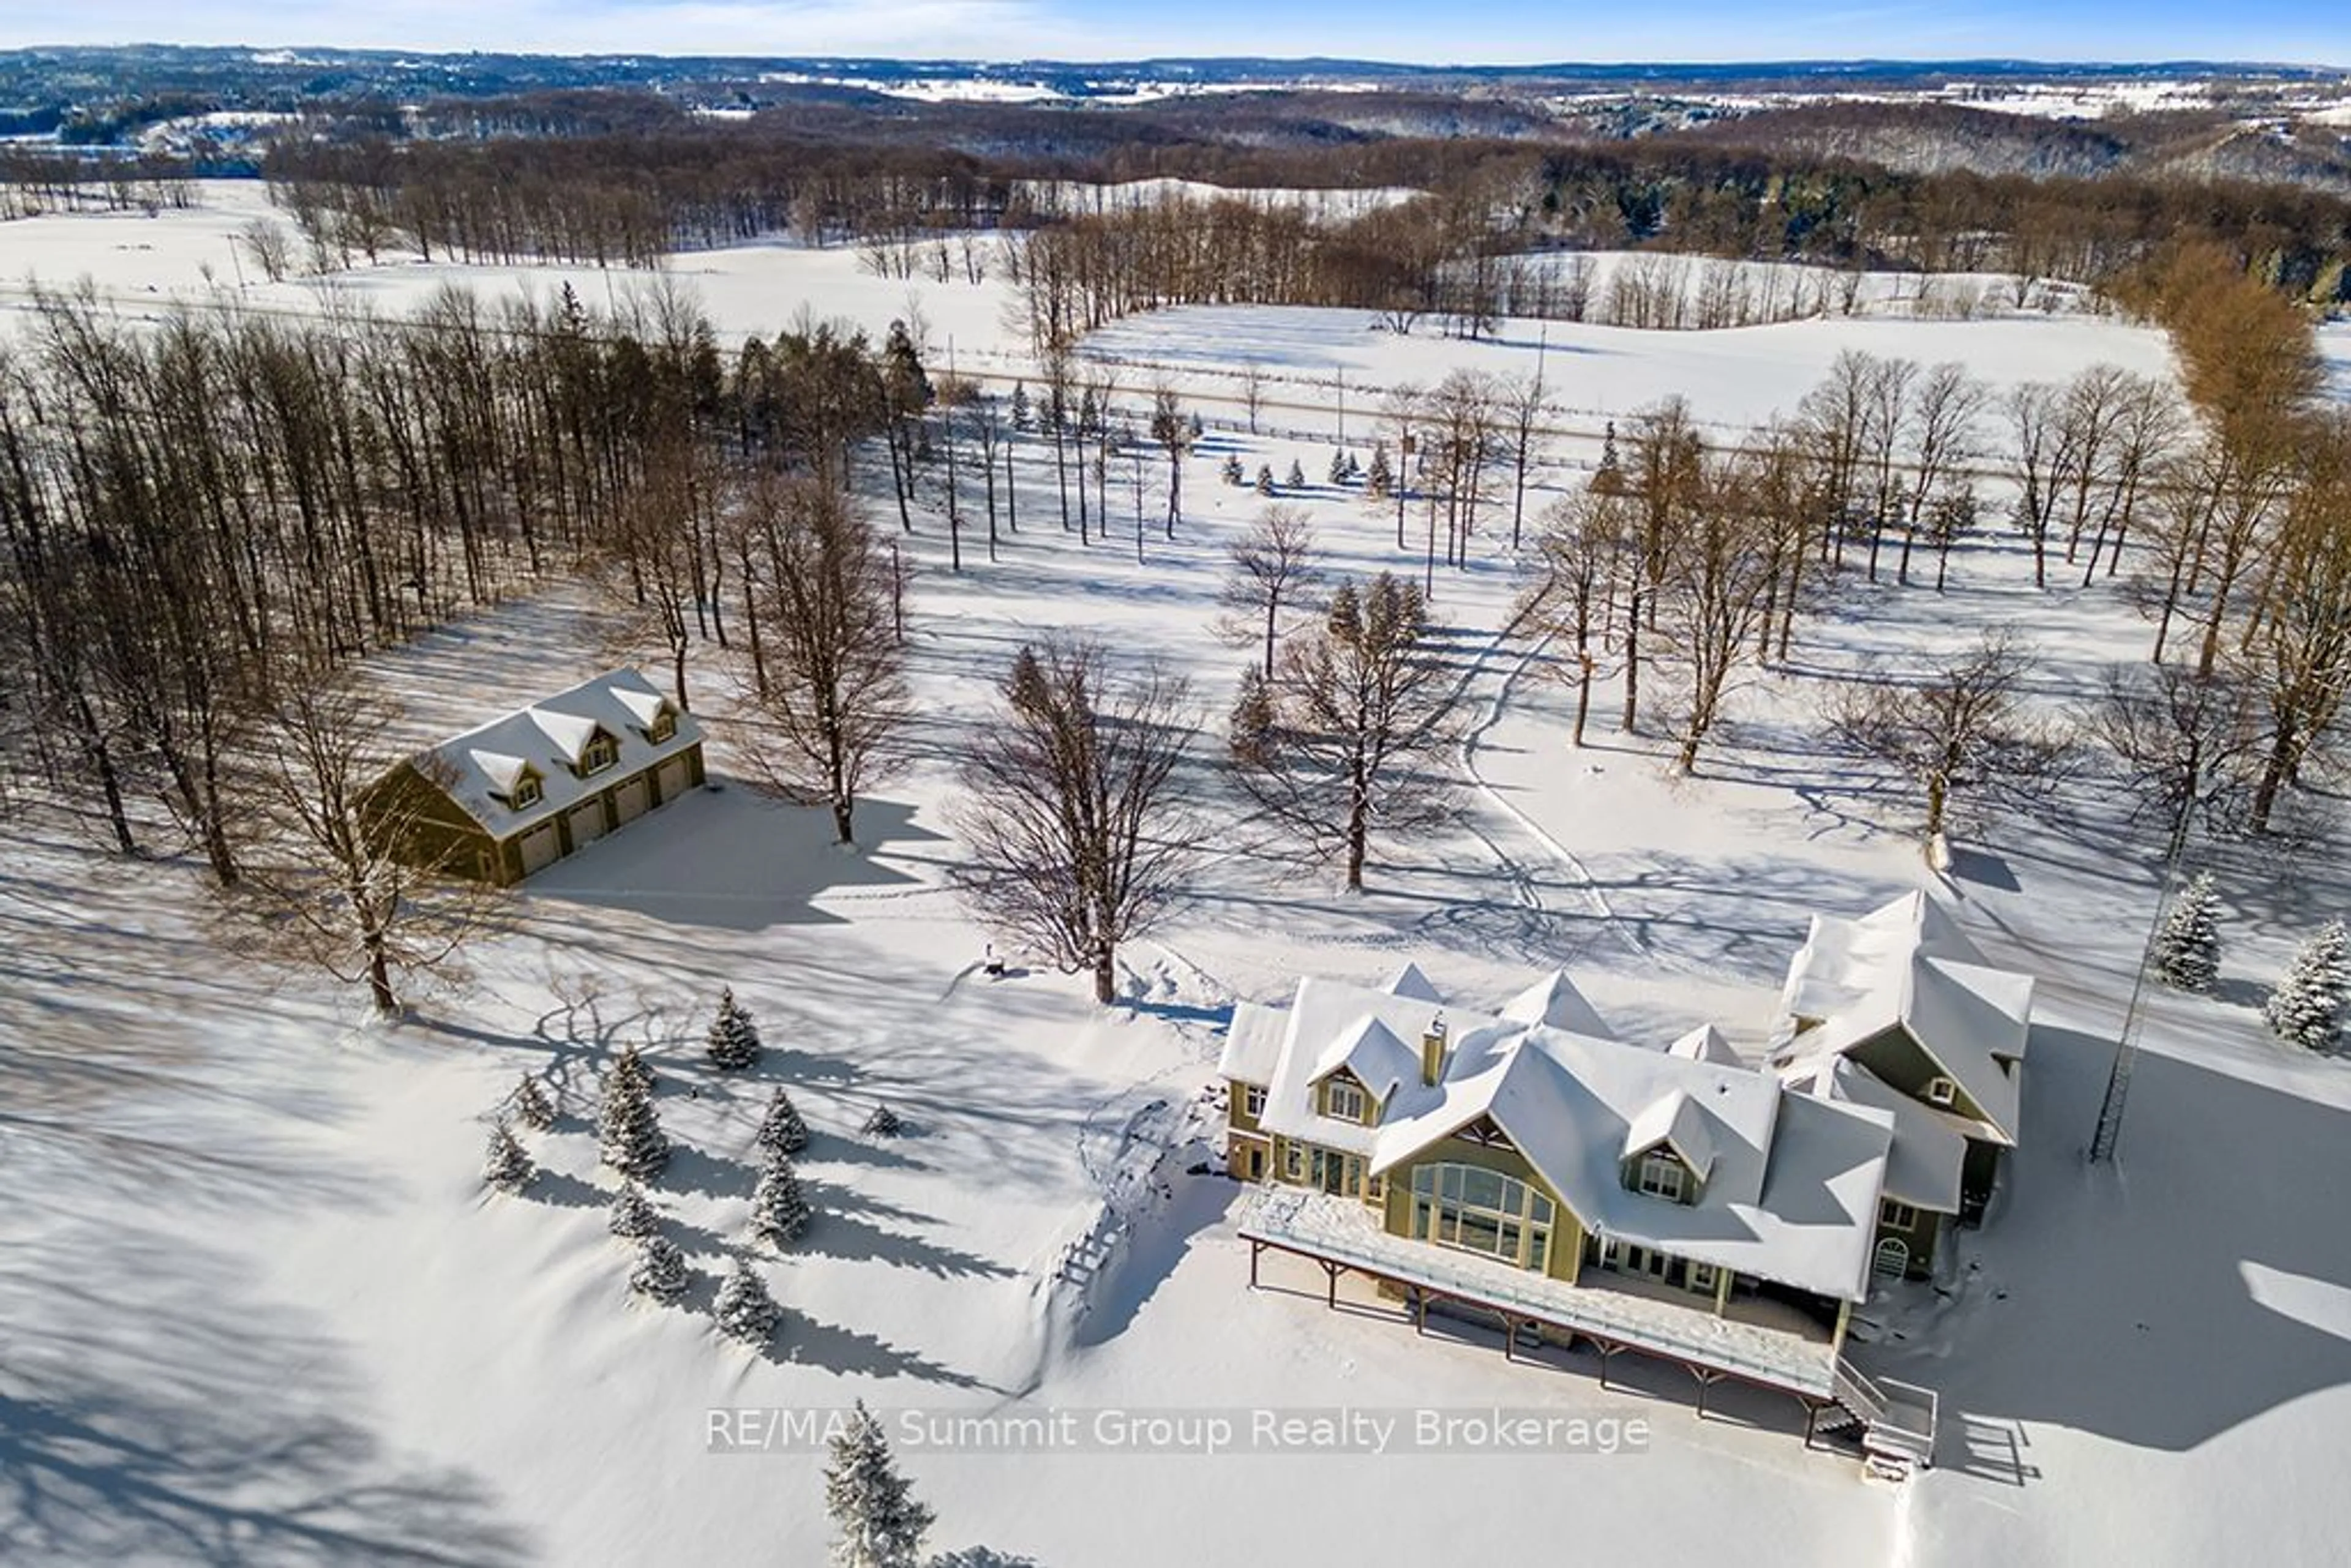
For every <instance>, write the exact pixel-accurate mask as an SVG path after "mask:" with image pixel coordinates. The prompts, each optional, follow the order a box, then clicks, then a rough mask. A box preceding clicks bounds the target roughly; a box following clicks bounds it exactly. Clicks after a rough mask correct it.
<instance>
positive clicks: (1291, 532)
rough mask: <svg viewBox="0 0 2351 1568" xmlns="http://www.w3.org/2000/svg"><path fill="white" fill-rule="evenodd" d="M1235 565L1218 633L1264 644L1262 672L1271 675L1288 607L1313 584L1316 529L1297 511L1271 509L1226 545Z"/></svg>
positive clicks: (1223, 595) (1230, 640) (1237, 641)
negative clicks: (1282, 617) (1275, 651)
mask: <svg viewBox="0 0 2351 1568" xmlns="http://www.w3.org/2000/svg"><path fill="white" fill-rule="evenodd" d="M1225 553H1226V555H1227V557H1228V559H1230V561H1231V563H1232V568H1231V570H1230V571H1228V573H1227V574H1226V577H1225V583H1224V589H1223V591H1222V593H1221V594H1220V595H1219V602H1220V603H1222V604H1223V606H1224V607H1225V611H1226V613H1225V615H1224V617H1223V619H1222V620H1221V621H1220V622H1218V626H1217V632H1218V634H1219V635H1220V636H1222V637H1223V638H1224V640H1225V641H1226V642H1228V643H1232V644H1234V645H1236V646H1241V645H1246V644H1248V643H1256V642H1259V641H1260V640H1261V641H1262V643H1263V645H1264V650H1265V652H1264V663H1263V666H1262V673H1263V674H1265V675H1266V676H1267V677H1268V678H1269V679H1270V678H1271V676H1272V674H1273V651H1274V642H1275V639H1276V637H1277V636H1278V635H1279V633H1280V625H1281V612H1282V611H1283V609H1284V608H1291V609H1294V608H1296V606H1297V601H1298V596H1299V594H1300V593H1301V591H1303V590H1304V589H1305V588H1306V586H1307V585H1308V584H1309V583H1311V582H1312V581H1313V580H1314V578H1315V576H1316V575H1317V574H1316V571H1315V567H1314V526H1313V524H1312V523H1311V522H1310V521H1309V520H1308V518H1307V516H1306V512H1305V510H1304V508H1302V507H1266V508H1265V510H1263V511H1262V512H1259V514H1258V518H1257V521H1256V522H1254V523H1252V524H1250V525H1249V532H1247V533H1246V534H1243V535H1242V536H1241V537H1240V538H1237V539H1235V540H1233V541H1232V542H1231V543H1230V544H1229V545H1228V546H1227V547H1226V551H1225Z"/></svg>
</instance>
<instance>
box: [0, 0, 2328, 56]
mask: <svg viewBox="0 0 2351 1568" xmlns="http://www.w3.org/2000/svg"><path fill="white" fill-rule="evenodd" d="M2346 15H2351V14H2346V10H2345V8H2344V6H2343V5H2342V4H2341V3H2340V0H2231V3H2227V4H2221V3H2218V0H2201V3H2197V4H2189V3H2185V0H2144V3H2134V0H2052V3H2049V4H2042V5H2029V4H2011V3H2001V4H1977V3H1973V0H1947V3H1942V4H1926V5H1921V4H1908V3H1891V4H1872V3H1869V0H1857V3H1848V4H1843V5H1840V4H1837V3H1836V0H1830V3H1829V4H1828V5H1823V6H1822V7H1821V8H1818V9H1810V8H1806V7H1803V6H1801V5H1787V4H1746V5H1734V4H1728V3H1725V0H1672V3H1664V4H1660V3H1655V0H1653V3H1650V4H1646V5H1645V4H1637V3H1635V4H1626V3H1625V0H1616V3H1614V4H1609V5H1593V4H1591V3H1590V0H1581V3H1577V0H1549V3H1545V0H1478V3H1474V4H1468V5H1462V4H1458V3H1456V4H1451V5H1447V4H1445V3H1443V0H1276V3H1274V4H1267V3H1265V0H1257V3H1255V4H1249V3H1245V0H1186V3H1177V4H1169V3H1166V0H1162V3H1161V4H1159V5H1140V4H1137V3H1135V0H906V3H903V4H901V3H891V0H779V3H774V4H762V3H758V0H89V3H84V4H74V5H58V4H57V3H56V0H42V3H39V4H28V3H26V0H0V47H8V46H18V45H33V44H61V43H123V42H131V41H136V40H156V41H163V42H172V43H200V44H201V43H251V44H258V45H274V44H306V43H308V44H340V45H352V46H361V45H372V46H381V47H395V48H397V47H407V48H419V49H467V48H478V49H528V50H536V51H549V52H558V53H632V52H633V53H664V54H834V53H838V54H876V55H914V56H940V55H957V56H963V55H969V56H979V57H995V58H1002V57H1021V56H1029V57H1053V58H1061V59H1089V58H1094V59H1099V58H1106V57H1118V56H1134V55H1142V54H1199V55H1235V54H1249V55H1299V54H1309V53H1312V54H1326V55H1352V56H1358V57H1370V58H1378V59H1403V60H1416V61H1430V62H1438V61H1480V62H1496V63H1509V62H1518V61H1528V60H1627V59H1631V60H1724V59H1757V58H1852V57H1858V56H1872V55H1874V56H1884V57H1904V58H1951V57H1973V56H2004V57H2006V56H2014V57H2032V58H2041V59H2085V58H2095V59H2158V58H2182V57H2199V58H2223V59H2262V60H2288V61H2299V62H2306V63H2325V64H2334V65H2343V66H2351V19H2346Z"/></svg>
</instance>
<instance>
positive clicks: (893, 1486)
mask: <svg viewBox="0 0 2351 1568" xmlns="http://www.w3.org/2000/svg"><path fill="white" fill-rule="evenodd" d="M824 1511H825V1512H826V1513H827V1514H828V1515H830V1516H831V1520H832V1524H833V1528H834V1529H835V1530H836V1531H840V1534H839V1536H838V1537H837V1538H836V1539H835V1540H834V1542H833V1546H832V1568H917V1565H918V1564H919V1563H921V1562H922V1552H923V1537H924V1536H925V1535H927V1534H929V1533H930V1529H931V1520H932V1518H933V1515H932V1513H931V1511H930V1510H929V1509H927V1508H925V1507H924V1506H923V1505H922V1504H921V1503H919V1502H916V1501H915V1500H914V1489H913V1487H912V1485H911V1484H910V1483H909V1482H908V1481H907V1480H906V1479H905V1478H904V1477H903V1476H901V1475H900V1474H899V1473H898V1467H897V1464H896V1461H894V1460H893V1459H892V1458H891V1457H890V1439H889V1438H888V1437H886V1436H884V1435H883V1431H882V1423H881V1422H879V1421H877V1420H875V1419H874V1418H873V1413H872V1411H870V1410H868V1409H866V1408H865V1402H864V1401H863V1400H862V1399H861V1400H859V1401H858V1402H857V1410H856V1413H855V1414H854V1415H852V1416H851V1417H850V1419H849V1424H848V1426H847V1427H846V1428H844V1429H843V1430H842V1432H841V1435H840V1436H838V1437H834V1438H833V1439H832V1462H831V1464H829V1465H827V1466H826V1467H825V1469H824Z"/></svg>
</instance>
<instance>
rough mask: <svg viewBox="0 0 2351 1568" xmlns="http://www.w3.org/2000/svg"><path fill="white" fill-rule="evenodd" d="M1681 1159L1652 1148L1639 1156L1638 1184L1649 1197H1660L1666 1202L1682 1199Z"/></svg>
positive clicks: (1685, 1173)
mask: <svg viewBox="0 0 2351 1568" xmlns="http://www.w3.org/2000/svg"><path fill="white" fill-rule="evenodd" d="M1685 1176H1687V1172H1685V1171H1684V1170H1683V1169H1682V1163H1681V1161H1679V1160H1677V1159H1676V1158H1675V1157H1674V1156H1673V1155H1669V1154H1667V1153H1666V1151H1665V1150H1663V1149H1652V1150H1650V1151H1649V1152H1648V1153H1647V1154H1646V1155H1642V1156H1641V1175H1640V1182H1639V1186H1640V1188H1641V1190H1642V1191H1643V1192H1646V1193H1647V1194H1648V1195H1649V1196H1650V1197H1662V1198H1664V1199H1665V1200H1666V1201H1667V1202H1668V1203H1679V1202H1681V1201H1682V1186H1683V1180H1684V1177H1685Z"/></svg>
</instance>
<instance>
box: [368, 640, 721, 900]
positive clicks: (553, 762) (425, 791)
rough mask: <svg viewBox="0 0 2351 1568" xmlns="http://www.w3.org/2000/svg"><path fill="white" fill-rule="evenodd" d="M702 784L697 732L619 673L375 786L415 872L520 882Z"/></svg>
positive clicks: (423, 756)
mask: <svg viewBox="0 0 2351 1568" xmlns="http://www.w3.org/2000/svg"><path fill="white" fill-rule="evenodd" d="M702 780H703V766H702V730H701V727H699V726H697V725H696V724H695V722H694V718H693V716H691V715H689V714H687V713H685V712H684V711H683V710H681V709H680V708H679V707H678V706H677V705H676V704H675V703H674V702H673V701H671V700H670V699H669V698H668V697H666V696H664V695H662V693H661V692H660V691H659V690H658V689H656V688H655V687H654V686H653V683H652V682H650V681H648V680H646V679H645V678H644V676H643V675H642V674H638V673H637V672H636V671H634V670H614V671H612V672H611V673H610V674H602V675H599V676H597V677H596V678H595V679H594V680H592V681H585V682H582V683H581V684H580V685H576V686H573V687H572V688H571V689H570V690H569V691H564V692H558V693H556V694H555V695H552V696H549V697H546V698H544V699H542V700H540V701H538V702H536V703H533V704H532V705H531V706H528V707H526V708H521V709H518V710H517V711H516V712H513V713H510V714H507V715H505V716H502V717H499V718H496V719H493V720H491V721H490V722H489V723H488V724H486V725H483V726H482V727H479V728H477V729H470V730H467V731H466V732H465V734H463V735H459V736H454V737H451V738H449V739H447V740H444V741H443V742H442V743H441V744H440V745H438V746H434V747H429V748H428V749H426V750H424V751H422V752H419V753H418V754H417V755H416V756H414V757H413V758H409V759H408V760H407V761H405V762H403V763H402V764H401V765H400V766H399V767H397V768H393V769H392V771H391V772H390V773H388V774H386V775H385V776H384V778H383V779H381V780H379V781H378V782H377V784H376V785H375V787H374V790H373V791H372V792H371V793H372V798H374V799H376V800H382V801H385V802H392V801H398V802H399V803H400V807H401V810H402V815H403V817H404V818H405V819H406V821H405V822H404V824H403V831H404V833H405V835H406V839H407V841H408V845H407V853H406V856H405V858H407V859H409V860H411V861H412V862H414V863H416V864H420V865H428V866H433V867H435V868H440V869H444V870H447V869H455V870H456V871H457V872H459V873H462V874H467V875H471V876H474V877H475V878H477V879H479V880H481V881H484V882H492V883H501V884H504V883H515V882H519V881H521V880H522V879H523V878H524V877H527V876H528V875H530V874H531V873H534V872H537V871H541V870H544V869H545V868H546V867H548V866H549V865H552V864H553V863H555V862H557V861H559V860H560V859H562V858H563V857H564V856H565V855H569V854H576V853H578V852H580V850H583V849H585V848H586V847H587V846H588V845H590V844H591V843H593V842H595V841H597V840H598V839H601V838H602V837H603V836H604V835H605V834H606V833H609V832H612V831H617V830H618V829H621V828H623V827H626V826H627V825H628V824H629V823H631V822H633V821H636V820H637V819H638V818H639V817H642V816H643V815H644V814H645V813H646V812H648V811H650V810H653V809H654V808H656V807H659V806H664V805H666V804H668V803H669V802H670V801H672V800H676V799H677V798H678V797H679V796H681V795H684V794H685V793H686V792H687V791H688V790H690V789H693V788H694V787H695V785H697V784H700V783H701V782H702Z"/></svg>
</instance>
